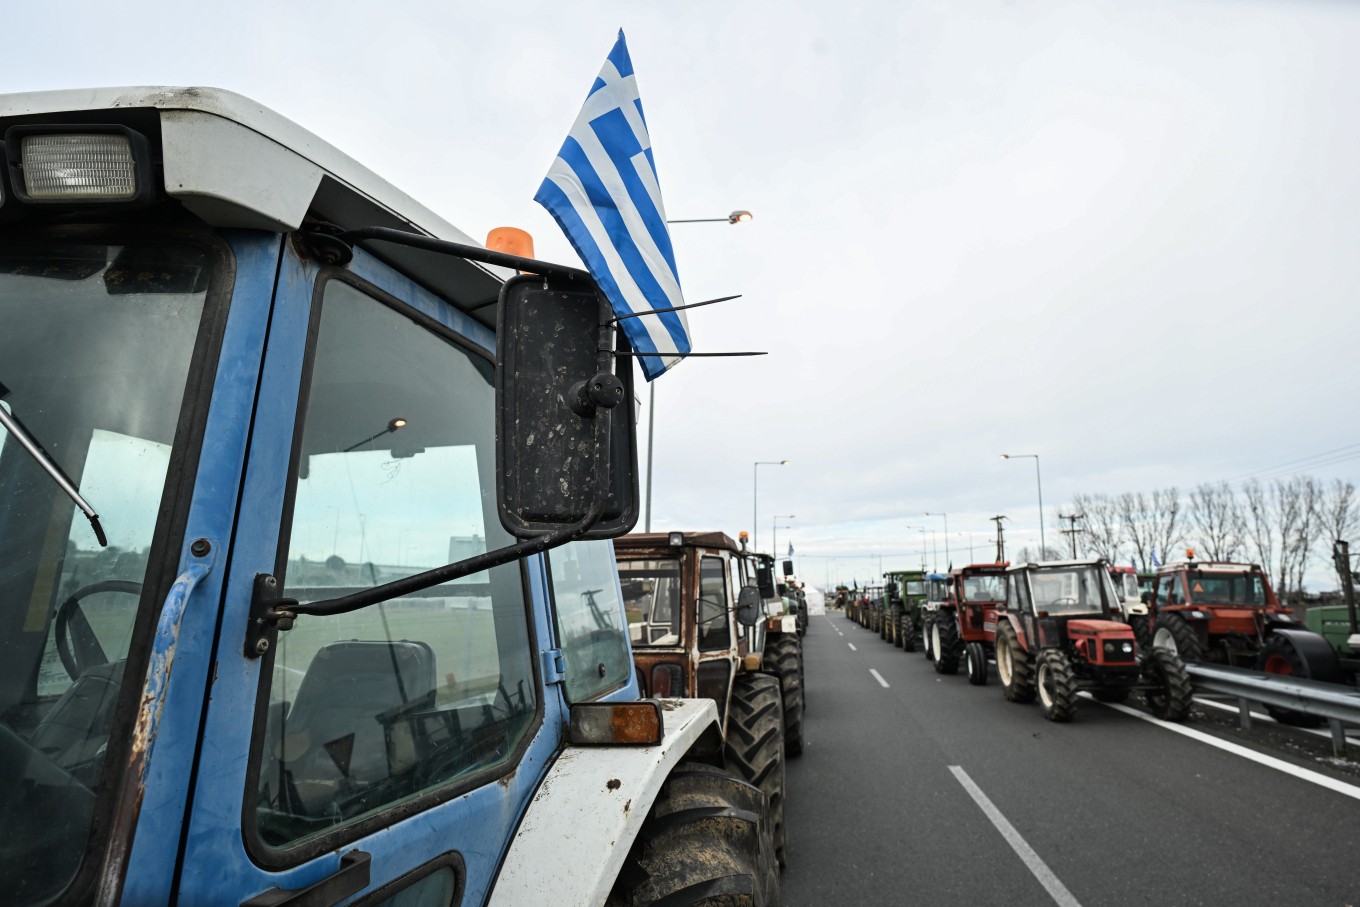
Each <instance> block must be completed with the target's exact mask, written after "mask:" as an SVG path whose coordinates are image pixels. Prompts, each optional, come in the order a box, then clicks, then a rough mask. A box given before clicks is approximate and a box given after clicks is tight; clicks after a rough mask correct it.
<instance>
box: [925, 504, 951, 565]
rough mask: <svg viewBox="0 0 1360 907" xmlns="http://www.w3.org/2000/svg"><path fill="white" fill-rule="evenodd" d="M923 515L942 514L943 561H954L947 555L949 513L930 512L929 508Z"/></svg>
mask: <svg viewBox="0 0 1360 907" xmlns="http://www.w3.org/2000/svg"><path fill="white" fill-rule="evenodd" d="M925 515H926V516H942V517H944V560H945V563H946V564H953V563H954V559H953V558H952V557H950V556H949V514H947V513H931V512H930V511H929V510H927V511H926V514H925Z"/></svg>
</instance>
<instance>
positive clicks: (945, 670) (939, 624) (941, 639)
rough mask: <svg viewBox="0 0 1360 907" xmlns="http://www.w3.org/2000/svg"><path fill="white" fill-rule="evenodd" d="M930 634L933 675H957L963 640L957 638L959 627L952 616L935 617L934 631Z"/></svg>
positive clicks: (940, 615) (939, 615)
mask: <svg viewBox="0 0 1360 907" xmlns="http://www.w3.org/2000/svg"><path fill="white" fill-rule="evenodd" d="M931 633H932V636H931V648H933V649H934V650H935V673H936V674H957V673H959V658H960V657H961V656H962V655H963V640H962V639H960V638H959V625H958V623H957V622H956V621H955V619H954V615H953V614H948V613H946V614H937V615H935V623H934V630H932V631H931Z"/></svg>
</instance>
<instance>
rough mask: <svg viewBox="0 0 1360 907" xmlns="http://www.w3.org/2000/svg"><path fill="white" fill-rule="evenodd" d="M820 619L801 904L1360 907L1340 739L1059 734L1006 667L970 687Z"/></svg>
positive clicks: (794, 808)
mask: <svg viewBox="0 0 1360 907" xmlns="http://www.w3.org/2000/svg"><path fill="white" fill-rule="evenodd" d="M812 621H813V624H812V626H811V627H810V628H809V631H808V635H807V636H806V637H805V638H804V642H803V645H804V660H805V665H806V673H807V685H806V689H807V694H808V704H807V713H806V716H805V721H804V739H805V749H804V753H803V755H802V756H801V757H799V758H797V759H794V760H791V761H790V763H789V769H788V771H789V775H788V791H789V793H788V798H787V801H786V805H785V810H786V816H785V818H786V823H787V828H788V836H789V864H788V867H787V868H786V869H785V871H784V878H783V888H784V903H785V904H786V905H788V907H833V905H857V907H858V905H876V904H885V905H887V904H917V903H919V904H941V905H951V904H969V905H992V904H996V905H1006V907H1023V905H1036V907H1047V905H1053V904H1058V905H1063V907H1073V905H1078V904H1080V905H1087V907H1094V905H1123V904H1156V905H1196V904H1212V905H1219V904H1230V905H1254V904H1272V905H1277V904H1285V905H1307V907H1312V905H1337V907H1342V905H1360V766H1358V765H1357V764H1356V763H1353V762H1349V763H1348V762H1346V761H1344V760H1336V759H1333V758H1332V753H1331V746H1330V743H1329V741H1328V738H1327V737H1325V736H1322V735H1313V734H1308V733H1306V732H1301V731H1298V730H1295V729H1292V728H1283V727H1280V726H1277V725H1274V724H1272V723H1270V722H1265V721H1261V722H1256V723H1254V727H1253V729H1252V730H1250V731H1242V730H1238V729H1237V726H1236V724H1237V722H1236V717H1235V715H1233V714H1232V713H1230V712H1227V711H1224V710H1222V709H1220V708H1214V707H1213V706H1212V705H1211V704H1201V705H1200V706H1198V707H1197V708H1196V710H1195V712H1194V714H1193V715H1192V716H1191V720H1190V721H1189V722H1188V723H1187V724H1185V725H1167V724H1164V723H1161V722H1158V721H1156V720H1155V719H1152V717H1151V715H1150V714H1148V713H1147V712H1146V710H1144V709H1142V707H1141V704H1138V705H1136V706H1134V707H1129V706H1110V705H1104V704H1101V703H1098V702H1096V701H1094V700H1088V699H1084V700H1083V701H1082V703H1081V705H1080V706H1079V708H1078V710H1077V716H1076V718H1075V720H1074V721H1072V722H1071V723H1070V724H1055V723H1052V722H1049V721H1045V720H1044V718H1043V716H1042V714H1041V713H1040V711H1039V707H1038V706H1037V705H1032V704H1031V705H1019V704H1016V703H1011V702H1007V701H1006V699H1005V698H1004V697H1003V696H1002V693H1001V687H1000V685H999V684H998V683H997V682H996V678H995V671H994V667H993V670H992V672H991V676H990V678H989V681H988V685H987V686H985V687H975V686H971V685H969V683H968V680H967V678H966V676H965V675H964V674H963V672H962V670H961V671H960V673H959V674H957V675H954V676H941V675H938V674H936V673H935V670H934V668H933V666H932V665H931V663H930V662H929V661H928V660H927V659H926V658H924V657H923V656H922V655H921V654H920V653H919V652H916V653H905V652H903V651H902V650H901V649H898V648H894V647H893V646H891V645H889V644H888V643H885V642H883V641H881V640H880V639H879V638H878V636H877V634H875V633H870V632H868V631H866V630H864V629H863V628H862V627H860V626H859V625H857V624H855V623H852V622H851V621H849V620H847V619H846V618H845V616H844V614H843V613H842V612H839V611H829V612H828V613H827V615H826V616H817V617H814V618H812ZM1131 705H1133V703H1132V701H1131ZM1176 728H1183V729H1184V731H1185V732H1184V733H1182V732H1178V731H1177V730H1176ZM1357 751H1360V747H1356V748H1355V749H1353V750H1352V753H1354V752H1357Z"/></svg>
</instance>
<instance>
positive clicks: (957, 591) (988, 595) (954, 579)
mask: <svg viewBox="0 0 1360 907" xmlns="http://www.w3.org/2000/svg"><path fill="white" fill-rule="evenodd" d="M1006 567H1007V565H1006V564H1004V563H1001V564H970V565H969V566H967V567H959V568H957V569H955V570H953V571H952V572H951V573H950V575H949V584H948V589H947V592H946V599H945V601H944V603H943V604H941V605H940V607H939V608H938V610H937V611H936V612H935V620H934V623H933V625H932V631H931V646H930V647H931V651H932V652H933V653H934V659H935V670H936V671H937V672H938V673H940V674H953V673H956V672H957V671H958V668H959V662H960V661H961V660H963V661H965V662H966V664H967V668H968V682H969V683H972V684H974V685H975V686H981V685H983V684H985V683H986V682H987V656H988V654H989V652H990V651H991V648H992V641H993V639H995V637H996V622H997V613H998V611H1000V610H1002V609H1004V608H1005V606H1006Z"/></svg>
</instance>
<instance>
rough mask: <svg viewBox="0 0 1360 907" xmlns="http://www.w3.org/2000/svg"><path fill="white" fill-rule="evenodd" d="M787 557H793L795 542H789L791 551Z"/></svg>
mask: <svg viewBox="0 0 1360 907" xmlns="http://www.w3.org/2000/svg"><path fill="white" fill-rule="evenodd" d="M785 557H793V542H789V553H788V554H787V555H785Z"/></svg>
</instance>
